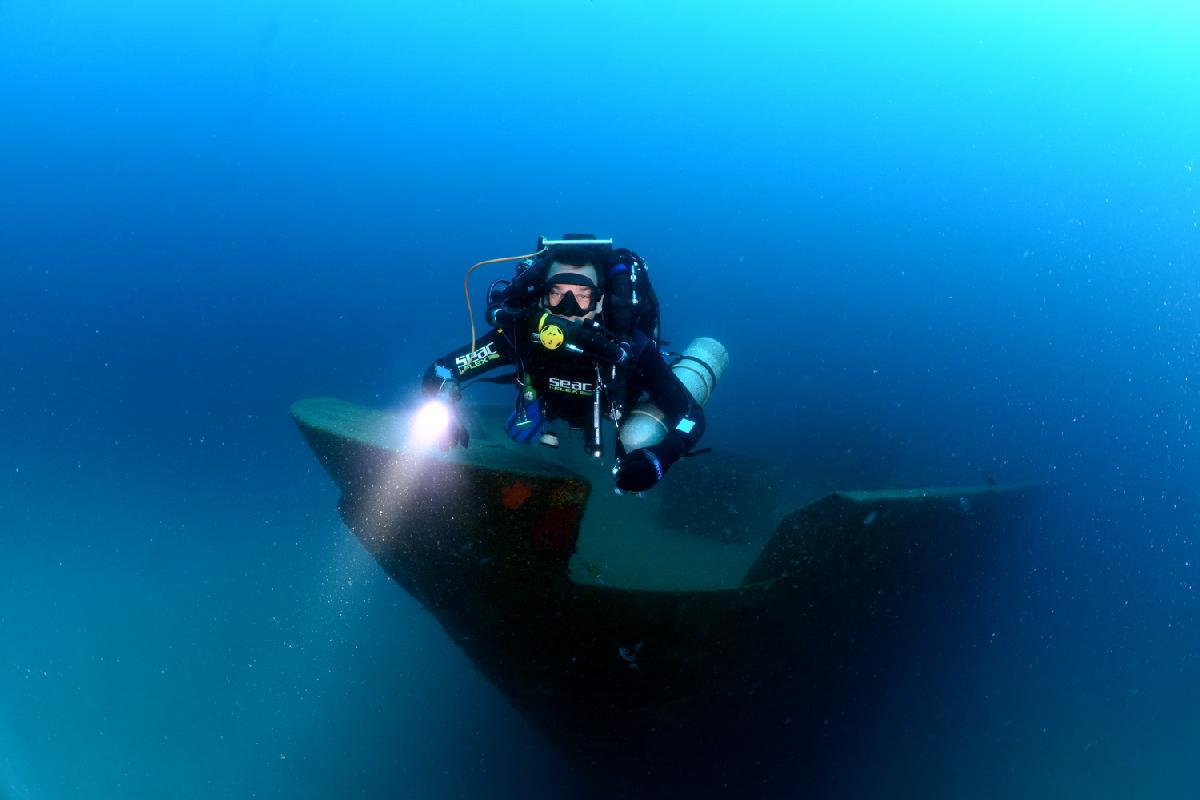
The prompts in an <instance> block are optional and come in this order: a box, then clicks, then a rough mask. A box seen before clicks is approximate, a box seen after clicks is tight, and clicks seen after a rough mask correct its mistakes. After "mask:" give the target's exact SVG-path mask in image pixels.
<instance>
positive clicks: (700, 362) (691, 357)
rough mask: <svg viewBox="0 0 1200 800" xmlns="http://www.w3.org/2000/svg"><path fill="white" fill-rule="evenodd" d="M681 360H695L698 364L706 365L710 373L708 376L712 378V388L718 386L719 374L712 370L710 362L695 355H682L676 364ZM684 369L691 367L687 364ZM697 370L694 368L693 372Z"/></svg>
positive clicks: (706, 370)
mask: <svg viewBox="0 0 1200 800" xmlns="http://www.w3.org/2000/svg"><path fill="white" fill-rule="evenodd" d="M680 361H695V362H696V363H697V364H699V365H700V366H702V367H704V371H705V372H707V373H708V377H710V378H712V388H713V389H716V388H717V374H716V373H715V372H713V371H712V367H710V366H709V365H708V364H705V363H704V362H703V361H701V360H700V359H698V358H696V357H695V356H680V357H679V360H678V361H676V362H675V364H678V363H679V362H680ZM675 364H672V365H671V366H675ZM684 369H691V368H690V367H687V366H685V367H684ZM695 371H696V370H694V369H693V370H692V372H695Z"/></svg>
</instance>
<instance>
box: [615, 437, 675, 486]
mask: <svg viewBox="0 0 1200 800" xmlns="http://www.w3.org/2000/svg"><path fill="white" fill-rule="evenodd" d="M667 450H668V448H664V447H663V445H661V444H656V445H653V446H652V447H643V448H642V449H640V450H634V451H633V452H632V453H626V454H625V455H623V456H621V457H620V458H618V459H617V465H616V466H615V467H613V475H614V476H615V477H616V479H617V488H618V489H620V490H621V491H622V492H644V491H646V490H647V489H650V488H653V487H654V485H655V484H656V483H658V482H659V481H661V480H662V478H663V475H666V474H667V470H668V469H670V467H671V464H673V463H675V461H674V459H672V458H671V457H670V455H669V454H668V453H667V452H666V451H667Z"/></svg>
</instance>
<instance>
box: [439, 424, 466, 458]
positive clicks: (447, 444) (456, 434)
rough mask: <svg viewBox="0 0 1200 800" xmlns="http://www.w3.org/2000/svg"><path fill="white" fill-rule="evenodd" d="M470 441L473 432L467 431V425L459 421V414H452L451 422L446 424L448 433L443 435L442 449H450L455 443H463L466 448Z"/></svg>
mask: <svg viewBox="0 0 1200 800" xmlns="http://www.w3.org/2000/svg"><path fill="white" fill-rule="evenodd" d="M470 441H471V434H469V433H468V432H467V426H466V425H463V424H462V423H461V422H459V421H458V417H457V416H452V417H451V418H450V424H449V425H447V426H446V435H445V436H443V437H442V441H441V447H442V449H443V450H449V449H450V448H451V447H454V446H455V445H461V446H462V448H463V449H464V450H465V449H466V448H467V444H468V443H469V442H470Z"/></svg>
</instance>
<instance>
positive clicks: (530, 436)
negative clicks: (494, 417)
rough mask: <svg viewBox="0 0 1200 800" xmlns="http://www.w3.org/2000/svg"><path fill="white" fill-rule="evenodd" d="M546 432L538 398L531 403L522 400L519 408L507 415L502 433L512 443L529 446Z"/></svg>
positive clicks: (544, 419)
mask: <svg viewBox="0 0 1200 800" xmlns="http://www.w3.org/2000/svg"><path fill="white" fill-rule="evenodd" d="M545 430H546V418H545V417H544V416H542V403H541V401H540V400H539V399H538V398H536V397H535V398H533V400H531V401H526V400H524V399H522V400H521V401H520V406H519V407H518V408H517V409H516V410H515V411H513V413H511V414H509V415H508V419H507V420H506V421H505V423H504V432H505V433H507V434H508V435H509V436H510V437H511V438H512V440H513V441H514V442H520V443H521V444H529V443H530V442H534V441H537V439H538V437H539V436H541V435H542V433H543V432H544V431H545Z"/></svg>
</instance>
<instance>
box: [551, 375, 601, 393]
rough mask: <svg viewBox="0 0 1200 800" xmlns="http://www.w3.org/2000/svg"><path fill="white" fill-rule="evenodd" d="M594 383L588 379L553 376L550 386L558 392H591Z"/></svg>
mask: <svg viewBox="0 0 1200 800" xmlns="http://www.w3.org/2000/svg"><path fill="white" fill-rule="evenodd" d="M593 386H594V384H591V383H588V382H587V381H569V380H567V379H565V378H551V379H550V388H551V389H553V390H554V391H556V392H566V393H567V394H591V393H592V387H593Z"/></svg>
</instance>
